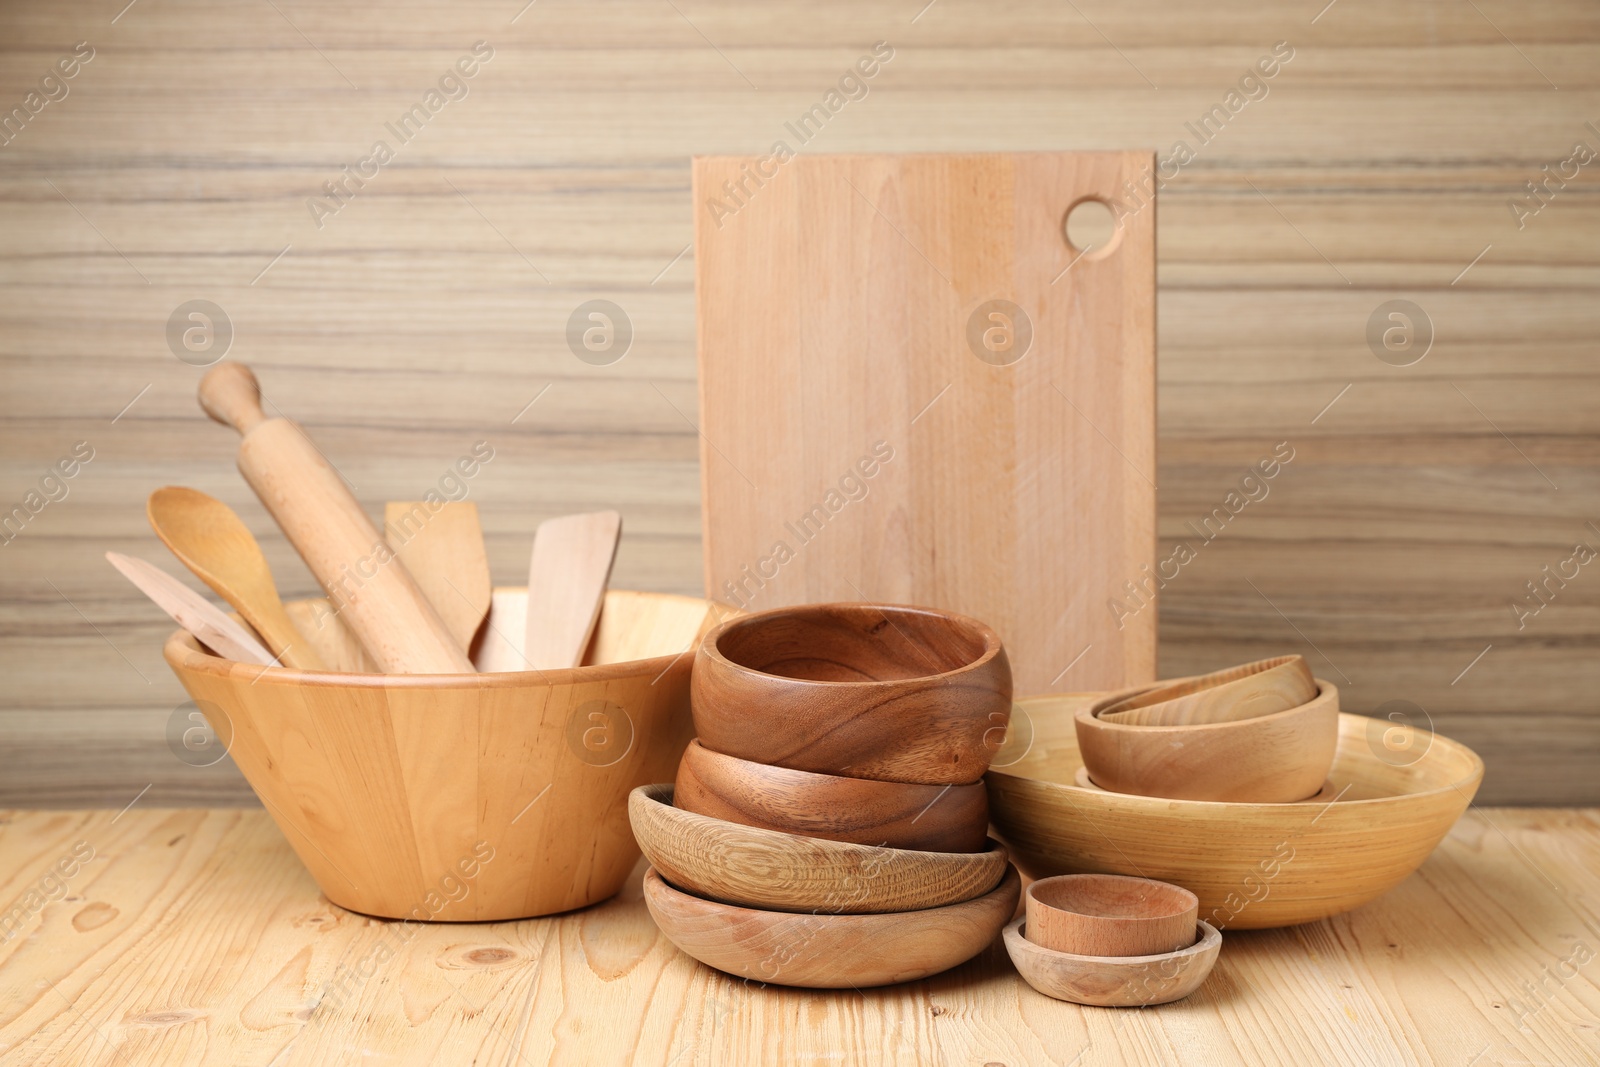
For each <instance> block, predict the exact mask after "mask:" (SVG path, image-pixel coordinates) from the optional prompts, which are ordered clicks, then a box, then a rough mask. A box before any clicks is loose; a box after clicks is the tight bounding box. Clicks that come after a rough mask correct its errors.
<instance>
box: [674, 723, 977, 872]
mask: <svg viewBox="0 0 1600 1067" xmlns="http://www.w3.org/2000/svg"><path fill="white" fill-rule="evenodd" d="M673 803H674V804H675V805H676V806H678V807H680V808H682V809H684V810H685V811H692V812H695V813H696V814H699V815H708V816H710V817H711V818H713V819H722V820H724V821H725V822H734V823H740V824H742V825H745V826H756V827H760V828H761V829H763V830H780V831H782V832H784V833H787V834H799V835H801V836H803V837H821V838H826V839H827V840H829V841H850V842H854V843H855V844H858V845H879V846H884V847H887V848H902V849H918V850H921V851H926V852H977V851H979V850H980V849H982V848H983V847H984V842H985V841H986V840H987V839H988V835H989V801H988V797H987V794H986V793H985V791H984V788H983V783H982V782H974V783H973V784H972V785H945V786H938V785H910V784H907V783H905V782H878V781H872V780H870V779H866V778H843V777H840V776H838V775H833V774H813V773H811V772H810V771H794V770H790V769H788V768H787V767H769V766H767V765H765V764H762V763H752V762H751V761H749V760H744V759H739V758H738V757H736V756H725V755H723V754H722V753H720V752H713V751H711V750H710V749H709V748H706V747H705V746H704V745H702V744H701V743H700V742H699V741H698V740H695V741H691V742H689V747H688V748H686V749H685V750H684V753H683V759H682V761H680V762H679V764H678V782H677V789H676V790H675V792H674V796H673Z"/></svg>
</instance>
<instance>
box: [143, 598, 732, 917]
mask: <svg viewBox="0 0 1600 1067" xmlns="http://www.w3.org/2000/svg"><path fill="white" fill-rule="evenodd" d="M502 592H507V591H504V590H503V591H502ZM512 592H520V591H512ZM508 599H509V601H510V603H512V604H513V605H514V607H515V608H516V609H517V610H518V611H520V610H521V609H522V607H523V605H522V604H521V603H520V601H519V599H518V598H517V597H511V598H508ZM718 610H719V609H718V607H717V606H716V605H714V604H711V603H708V602H707V601H704V600H701V599H699V598H698V597H682V596H669V595H667V594H664V593H634V592H627V591H622V590H618V591H613V592H611V593H609V594H608V595H607V597H606V606H605V611H604V612H602V614H601V619H600V626H599V628H598V629H597V630H596V632H595V638H594V657H595V660H596V662H595V663H594V664H593V665H591V666H586V667H577V668H574V669H572V670H569V671H563V672H560V673H559V674H554V675H553V674H549V673H540V672H537V671H521V672H516V673H504V674H473V675H337V674H321V675H317V676H315V677H314V678H310V679H308V677H307V676H306V675H304V674H302V673H301V672H299V671H287V670H276V671H266V672H262V671H261V670H260V669H259V668H256V667H246V666H243V665H240V664H230V663H227V662H225V661H222V660H218V659H217V658H215V657H213V656H207V655H204V654H203V653H202V652H201V650H200V647H199V645H198V644H196V642H195V641H194V639H193V638H191V637H190V636H189V635H188V634H185V633H181V632H179V633H174V634H173V635H172V636H171V637H170V638H169V639H168V640H167V644H166V647H165V649H164V650H163V651H164V654H165V656H166V660H167V663H168V665H169V666H171V667H172V669H173V672H174V673H176V674H177V676H178V680H179V681H180V682H182V683H183V687H184V688H185V689H186V690H187V691H188V692H189V695H190V697H191V698H192V699H193V700H195V701H196V702H197V703H200V702H206V701H209V702H210V703H212V704H215V705H217V706H218V707H220V708H222V709H223V710H224V711H225V712H226V713H227V715H228V718H229V720H230V721H231V722H232V724H233V743H232V746H231V747H230V748H229V752H230V754H231V755H232V757H233V759H234V761H235V762H236V763H238V765H239V769H240V770H241V771H243V772H244V776H245V778H246V780H248V781H249V783H250V786H251V788H252V789H254V790H255V791H256V793H257V795H258V796H260V798H261V799H262V801H263V802H264V803H265V805H266V808H267V811H268V813H269V814H270V815H271V816H272V818H273V819H274V821H276V822H277V824H278V826H279V827H280V828H281V829H282V830H283V834H284V837H285V838H287V839H288V841H289V844H290V845H291V846H293V848H294V850H295V852H296V853H297V854H298V855H299V857H300V859H301V860H302V861H303V862H304V863H305V865H306V868H307V869H308V870H309V871H310V872H311V875H312V877H314V878H315V879H316V882H317V885H318V886H319V887H320V888H321V889H322V891H323V892H324V893H325V894H326V895H327V897H328V899H329V900H331V901H333V902H334V903H335V904H338V905H339V906H340V907H342V908H348V909H350V910H351V911H357V912H361V913H362V914H365V915H379V916H384V917H387V918H394V919H402V918H409V919H420V920H429V919H439V920H450V921H462V922H477V921H486V920H508V919H519V918H526V917H530V916H535V915H549V914H552V913H555V912H562V911H570V910H572V909H573V908H581V907H584V906H586V905H589V904H593V903H595V902H597V901H601V900H604V899H606V898H607V897H609V896H611V895H613V894H614V893H616V892H617V890H619V889H621V888H622V885H623V883H624V882H625V881H626V880H627V878H628V875H629V873H630V872H631V871H633V869H634V865H635V863H636V861H637V860H638V858H639V848H638V846H637V845H636V844H635V843H634V839H633V834H632V833H630V832H629V830H628V802H627V801H628V794H629V793H630V792H631V791H632V790H633V789H634V788H635V787H636V786H640V785H644V784H646V783H648V782H655V781H660V780H662V779H663V778H667V777H670V776H671V774H672V771H673V768H674V767H675V766H676V765H677V762H678V757H679V756H680V755H681V754H682V752H683V746H684V745H685V744H686V743H687V742H688V740H689V738H690V736H691V735H692V734H693V732H694V731H693V725H692V724H691V722H690V720H689V669H690V665H691V662H692V660H691V658H690V657H689V656H686V655H684V654H683V650H684V649H685V648H686V647H689V646H690V644H691V642H693V641H694V640H695V637H696V635H697V634H699V633H701V632H703V629H709V622H710V620H711V619H714V618H716V617H717V613H718ZM489 622H490V623H491V624H493V622H494V619H493V617H492V615H491V617H490V620H489ZM258 676H259V678H258ZM441 879H444V880H445V881H444V885H443V887H441ZM458 882H459V883H460V884H462V885H466V886H468V887H469V889H470V891H469V892H466V893H464V894H463V893H458V892H451V891H450V887H451V886H453V885H456V883H458Z"/></svg>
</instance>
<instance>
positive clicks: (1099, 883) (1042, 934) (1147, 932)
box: [1023, 874, 1200, 956]
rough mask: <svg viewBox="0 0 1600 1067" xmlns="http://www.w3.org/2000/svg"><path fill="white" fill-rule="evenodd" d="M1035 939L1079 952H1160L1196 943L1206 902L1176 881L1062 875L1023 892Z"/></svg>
mask: <svg viewBox="0 0 1600 1067" xmlns="http://www.w3.org/2000/svg"><path fill="white" fill-rule="evenodd" d="M1023 905H1024V908H1025V909H1026V914H1027V920H1028V929H1029V930H1031V931H1033V932H1032V933H1031V934H1030V935H1029V939H1030V940H1032V941H1033V943H1034V944H1036V945H1042V946H1043V947H1045V948H1048V949H1051V950H1053V951H1055V952H1068V953H1072V954H1074V955H1078V956H1154V955H1160V954H1165V953H1171V952H1176V951H1178V950H1179V949H1183V948H1187V947H1189V945H1191V944H1193V942H1194V931H1195V921H1196V919H1197V917H1198V915H1199V909H1200V900H1199V898H1198V897H1196V896H1195V895H1194V894H1193V893H1191V892H1189V891H1188V890H1187V889H1185V888H1183V887H1182V886H1179V885H1173V884H1172V883H1171V882H1158V881H1155V880H1154V879H1151V878H1135V877H1133V876H1131V875H1126V874H1058V875H1055V876H1053V877H1051V878H1040V879H1038V880H1037V881H1033V882H1029V883H1028V888H1027V889H1026V890H1024V891H1023Z"/></svg>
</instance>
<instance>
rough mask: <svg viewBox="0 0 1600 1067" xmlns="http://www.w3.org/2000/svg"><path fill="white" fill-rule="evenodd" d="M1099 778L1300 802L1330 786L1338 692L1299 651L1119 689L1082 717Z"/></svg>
mask: <svg viewBox="0 0 1600 1067" xmlns="http://www.w3.org/2000/svg"><path fill="white" fill-rule="evenodd" d="M1076 726H1077V732H1078V747H1079V749H1080V750H1081V752H1082V753H1083V762H1084V767H1085V768H1086V770H1087V771H1088V778H1089V782H1090V783H1091V784H1092V785H1093V786H1097V787H1099V788H1101V789H1106V790H1110V791H1111V792H1114V793H1136V794H1139V795H1141V796H1152V797H1165V798H1168V799H1173V800H1209V801H1233V802H1242V803H1257V804H1273V803H1292V802H1295V801H1303V800H1308V799H1311V798H1313V797H1315V796H1317V795H1319V794H1320V793H1322V792H1323V791H1324V790H1325V787H1326V785H1327V779H1328V769H1329V768H1330V767H1331V766H1332V765H1333V755H1334V750H1335V749H1336V748H1337V747H1338V741H1339V691H1338V690H1337V689H1335V688H1334V687H1333V685H1331V684H1330V683H1328V682H1325V681H1322V680H1321V679H1317V678H1313V677H1312V676H1311V671H1310V669H1309V668H1307V667H1306V662H1305V660H1304V659H1303V658H1301V657H1300V656H1280V657H1278V658H1276V659H1265V660H1260V661H1258V662H1255V663H1247V664H1244V665H1243V666H1240V667H1233V668H1230V669H1228V670H1225V671H1217V672H1215V673H1213V674H1205V675H1198V676H1196V677H1193V678H1183V679H1179V680H1178V681H1174V682H1161V683H1158V684H1156V685H1154V686H1142V687H1140V688H1138V689H1133V690H1125V691H1123V692H1120V693H1113V694H1111V695H1110V696H1107V697H1105V698H1104V699H1102V700H1098V701H1096V702H1095V703H1093V704H1091V705H1089V706H1088V707H1087V708H1084V709H1083V710H1082V711H1080V712H1079V713H1078V716H1077V722H1076Z"/></svg>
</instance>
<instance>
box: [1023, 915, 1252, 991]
mask: <svg viewBox="0 0 1600 1067" xmlns="http://www.w3.org/2000/svg"><path fill="white" fill-rule="evenodd" d="M1027 927H1028V924H1027V923H1026V922H1024V920H1022V919H1017V920H1016V921H1014V922H1012V923H1010V924H1008V925H1007V926H1006V929H1005V942H1006V953H1007V954H1008V955H1010V957H1011V962H1012V963H1013V964H1014V965H1015V966H1016V968H1017V973H1019V974H1021V975H1022V980H1023V981H1025V982H1027V983H1028V984H1029V985H1030V986H1032V987H1033V988H1034V989H1036V990H1038V991H1039V992H1040V993H1043V994H1044V995H1045V996H1047V997H1054V998H1055V999H1056V1000H1066V1001H1070V1002H1072V1003H1073V1004H1089V1005H1093V1006H1094V1007H1097V1008H1142V1007H1147V1006H1149V1005H1153V1004H1170V1003H1172V1002H1173V1001H1174V1000H1182V999H1183V998H1184V997H1186V996H1188V995H1189V994H1190V993H1193V992H1194V991H1195V990H1196V989H1199V988H1200V984H1201V983H1202V982H1204V981H1205V980H1206V976H1207V975H1209V974H1210V973H1211V968H1212V967H1214V966H1216V963H1217V955H1218V953H1220V952H1221V951H1222V935H1221V934H1220V933H1219V932H1218V931H1217V929H1216V927H1214V926H1212V925H1210V924H1209V923H1205V922H1202V923H1200V924H1199V928H1198V932H1195V931H1191V934H1190V940H1192V941H1193V944H1191V945H1189V946H1188V947H1187V948H1181V949H1178V950H1177V951H1175V952H1165V953H1161V954H1158V955H1150V956H1080V955H1073V954H1072V953H1069V952H1054V951H1052V950H1050V949H1048V948H1045V947H1044V946H1042V945H1038V944H1035V943H1034V942H1033V941H1032V940H1030V939H1029V937H1028V935H1027Z"/></svg>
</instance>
